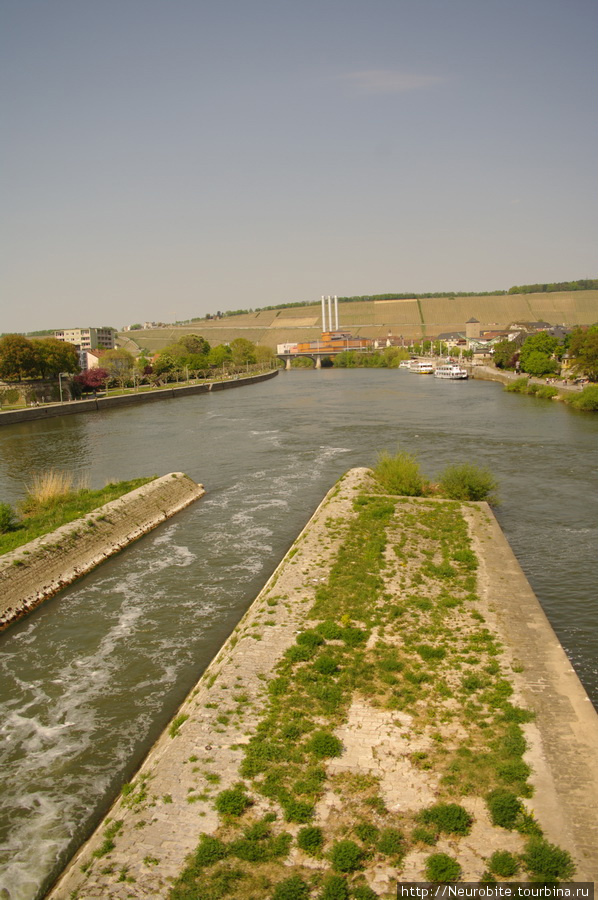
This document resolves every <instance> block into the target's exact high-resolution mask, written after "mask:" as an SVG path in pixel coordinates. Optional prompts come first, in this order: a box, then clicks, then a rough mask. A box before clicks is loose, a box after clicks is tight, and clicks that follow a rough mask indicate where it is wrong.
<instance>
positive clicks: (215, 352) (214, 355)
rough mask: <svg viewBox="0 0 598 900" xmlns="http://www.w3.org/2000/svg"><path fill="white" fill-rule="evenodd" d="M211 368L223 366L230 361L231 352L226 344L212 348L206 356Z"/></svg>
mask: <svg viewBox="0 0 598 900" xmlns="http://www.w3.org/2000/svg"><path fill="white" fill-rule="evenodd" d="M208 359H209V361H210V365H211V366H214V367H216V366H225V365H226V364H227V363H230V362H231V361H232V351H231V349H230V347H229V346H228V345H227V344H218V345H217V346H216V347H212V349H211V350H210V352H209V354H208Z"/></svg>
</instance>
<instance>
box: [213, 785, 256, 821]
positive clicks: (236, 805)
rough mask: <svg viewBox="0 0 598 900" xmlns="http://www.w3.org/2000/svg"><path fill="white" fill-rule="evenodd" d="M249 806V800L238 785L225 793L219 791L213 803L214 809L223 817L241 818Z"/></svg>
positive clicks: (241, 786)
mask: <svg viewBox="0 0 598 900" xmlns="http://www.w3.org/2000/svg"><path fill="white" fill-rule="evenodd" d="M250 805H251V800H250V799H249V797H248V796H247V794H246V793H245V791H244V789H243V785H240V784H238V785H237V786H236V787H234V788H229V789H228V790H226V791H220V793H219V794H218V795H217V797H216V801H215V806H216V809H217V810H218V812H219V813H220V814H221V815H223V816H242V815H243V813H244V812H245V810H246V809H247V807H248V806H250Z"/></svg>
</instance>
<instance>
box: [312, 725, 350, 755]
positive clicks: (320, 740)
mask: <svg viewBox="0 0 598 900" xmlns="http://www.w3.org/2000/svg"><path fill="white" fill-rule="evenodd" d="M307 749H308V750H310V751H311V752H312V753H313V754H314V756H317V757H318V759H328V758H330V757H332V756H340V755H341V753H342V752H343V745H342V742H341V741H340V740H339V739H338V738H337V737H335V736H334V735H333V734H332V733H331V732H330V731H316V733H315V734H314V736H313V737H312V739H311V741H310V742H309V743H308V745H307Z"/></svg>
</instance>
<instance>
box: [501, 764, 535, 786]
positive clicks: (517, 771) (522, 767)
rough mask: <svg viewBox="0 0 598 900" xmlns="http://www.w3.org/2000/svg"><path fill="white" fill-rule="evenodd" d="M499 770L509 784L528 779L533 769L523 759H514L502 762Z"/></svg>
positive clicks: (502, 777)
mask: <svg viewBox="0 0 598 900" xmlns="http://www.w3.org/2000/svg"><path fill="white" fill-rule="evenodd" d="M497 772H498V775H499V777H500V778H501V779H502V780H503V781H506V783H507V784H514V783H515V782H517V781H526V780H527V779H528V778H529V776H530V773H531V769H530V767H529V766H528V765H527V764H526V763H524V762H523V760H522V759H513V760H509V761H508V762H504V763H501V764H500V765H499V766H498V769H497Z"/></svg>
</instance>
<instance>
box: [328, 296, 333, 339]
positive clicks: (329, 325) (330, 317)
mask: <svg viewBox="0 0 598 900" xmlns="http://www.w3.org/2000/svg"><path fill="white" fill-rule="evenodd" d="M328 331H332V297H331V296H330V294H328Z"/></svg>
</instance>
